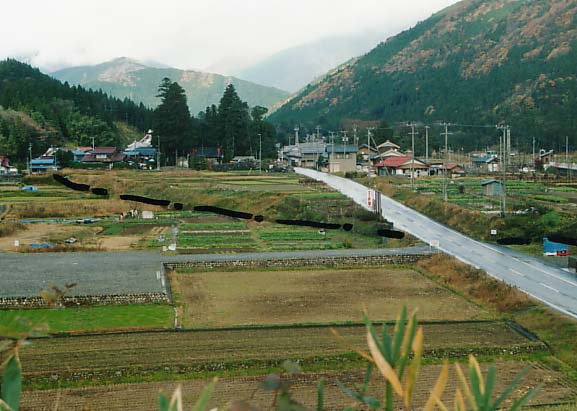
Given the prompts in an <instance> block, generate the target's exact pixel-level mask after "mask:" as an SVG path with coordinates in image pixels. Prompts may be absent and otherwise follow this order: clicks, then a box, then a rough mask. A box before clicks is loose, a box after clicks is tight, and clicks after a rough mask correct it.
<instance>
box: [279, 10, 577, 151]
mask: <svg viewBox="0 0 577 411" xmlns="http://www.w3.org/2000/svg"><path fill="white" fill-rule="evenodd" d="M576 12H577V1H575V0H560V1H555V2H551V1H547V0H533V1H517V0H489V1H487V0H464V1H462V2H460V3H457V4H456V5H454V6H451V7H449V8H447V9H445V10H443V11H441V12H439V13H437V14H435V15H433V16H432V17H430V18H429V19H427V20H425V21H423V22H421V23H419V24H417V25H416V26H415V27H414V28H412V29H410V30H407V31H405V32H402V33H400V34H399V35H397V36H395V37H392V38H390V39H388V40H387V41H386V42H384V43H381V44H379V45H378V46H377V47H376V48H374V49H373V50H372V51H371V52H369V53H368V54H366V55H365V56H362V57H360V58H358V59H355V60H353V61H351V62H349V63H346V64H344V65H342V66H340V67H338V68H336V69H334V70H333V71H332V72H330V73H328V74H327V75H326V76H325V77H324V79H322V80H321V81H319V82H317V83H314V84H311V85H309V86H307V87H306V88H305V89H304V90H303V91H302V92H301V93H300V94H298V95H297V96H295V97H294V98H292V99H291V100H290V101H288V102H287V103H286V104H285V105H284V106H282V107H281V108H280V109H279V110H278V111H276V112H275V113H274V114H273V115H272V116H271V120H272V121H274V122H276V123H277V124H279V125H280V126H282V127H284V128H285V129H286V130H287V131H289V130H291V129H292V128H293V127H294V125H295V124H299V123H300V124H301V125H306V126H308V127H310V128H312V127H315V126H316V125H317V124H319V125H321V127H323V128H326V129H331V128H332V129H337V128H335V127H339V126H341V124H342V123H343V121H344V120H346V119H349V120H350V119H355V120H358V121H360V120H387V121H389V122H401V121H422V122H426V123H428V124H433V123H434V122H436V121H439V120H443V121H448V122H451V123H458V124H469V125H471V124H473V125H479V124H487V125H492V124H497V123H500V122H505V123H507V124H509V125H511V126H512V128H513V134H514V136H515V138H518V139H521V140H524V141H525V142H526V143H528V142H529V140H530V139H531V138H532V137H533V136H534V137H537V139H538V142H543V143H545V142H546V143H547V145H551V146H554V147H556V144H559V143H561V142H562V143H563V144H564V143H565V136H566V135H568V136H569V138H570V139H571V138H572V137H571V136H572V135H573V134H574V133H573V130H574V129H575V126H576V121H577V120H576V119H575V116H574V115H573V113H574V112H575V111H576V109H577V99H576V97H577V79H576V76H575V69H574V67H575V64H576V63H577V42H576V40H577V20H576V18H575V14H576ZM488 134H490V133H487V132H485V131H484V132H480V131H477V130H476V129H468V130H467V133H466V134H465V133H461V134H459V133H458V131H457V134H456V135H455V136H454V137H453V138H455V139H457V140H458V144H459V146H463V147H465V149H467V148H470V149H471V148H485V145H486V144H488V143H494V141H492V140H491V141H489V139H491V138H493V136H489V135H488ZM475 137H476V138H475ZM573 138H574V137H573Z"/></svg>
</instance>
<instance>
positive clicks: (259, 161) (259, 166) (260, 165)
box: [258, 133, 262, 174]
mask: <svg viewBox="0 0 577 411" xmlns="http://www.w3.org/2000/svg"><path fill="white" fill-rule="evenodd" d="M258 172H259V174H262V135H261V134H260V133H258Z"/></svg>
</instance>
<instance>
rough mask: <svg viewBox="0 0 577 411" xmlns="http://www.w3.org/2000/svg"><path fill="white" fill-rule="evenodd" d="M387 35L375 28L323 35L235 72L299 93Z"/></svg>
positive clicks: (242, 76) (262, 82) (256, 81)
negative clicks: (343, 33)
mask: <svg viewBox="0 0 577 411" xmlns="http://www.w3.org/2000/svg"><path fill="white" fill-rule="evenodd" d="M385 37H386V34H385V33H384V31H374V30H373V31H365V32H362V33H354V34H349V35H341V36H332V37H327V38H322V39H319V40H316V41H314V42H310V43H306V44H302V45H299V46H295V47H290V48H288V49H285V50H282V51H280V52H278V53H275V54H274V55H272V56H270V57H267V58H265V59H263V60H261V61H260V62H258V63H256V64H254V65H252V66H250V67H247V68H244V69H242V70H240V71H236V72H234V73H233V74H234V75H235V76H237V77H240V78H242V79H245V80H248V81H253V82H255V83H259V84H264V85H267V86H272V87H278V88H280V89H282V90H288V91H290V92H296V91H298V90H299V89H301V88H302V87H304V86H306V85H307V84H308V83H310V82H311V81H313V80H314V79H316V78H317V77H319V76H322V75H323V74H325V73H326V72H327V71H328V70H330V69H332V68H333V67H335V66H337V65H339V64H342V63H344V62H346V61H347V60H349V59H351V58H353V57H358V56H360V55H361V54H364V53H366V52H368V51H369V50H371V49H372V48H373V47H374V46H375V44H377V43H379V42H380V41H383V40H384V39H385Z"/></svg>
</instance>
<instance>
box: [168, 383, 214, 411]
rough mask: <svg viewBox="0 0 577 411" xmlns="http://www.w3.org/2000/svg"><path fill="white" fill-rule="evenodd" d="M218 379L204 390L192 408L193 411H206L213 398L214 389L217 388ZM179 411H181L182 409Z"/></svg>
mask: <svg viewBox="0 0 577 411" xmlns="http://www.w3.org/2000/svg"><path fill="white" fill-rule="evenodd" d="M217 381H218V378H214V379H213V380H212V381H211V382H210V383H209V384H208V385H207V386H206V387H204V388H203V390H202V392H201V393H200V396H199V397H198V400H196V403H195V404H194V407H192V411H204V410H205V409H206V407H207V406H208V402H209V401H210V399H211V398H212V394H213V392H214V387H215V386H216V382H217ZM178 411H181V410H180V409H179V410H178Z"/></svg>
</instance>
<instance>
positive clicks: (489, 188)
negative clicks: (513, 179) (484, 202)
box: [481, 180, 503, 197]
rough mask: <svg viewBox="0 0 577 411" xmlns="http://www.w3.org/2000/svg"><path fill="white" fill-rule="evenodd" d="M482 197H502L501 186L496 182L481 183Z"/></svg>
mask: <svg viewBox="0 0 577 411" xmlns="http://www.w3.org/2000/svg"><path fill="white" fill-rule="evenodd" d="M481 187H483V195H485V196H489V197H494V196H500V195H503V184H502V183H501V182H499V181H497V180H487V181H484V182H482V183H481Z"/></svg>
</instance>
